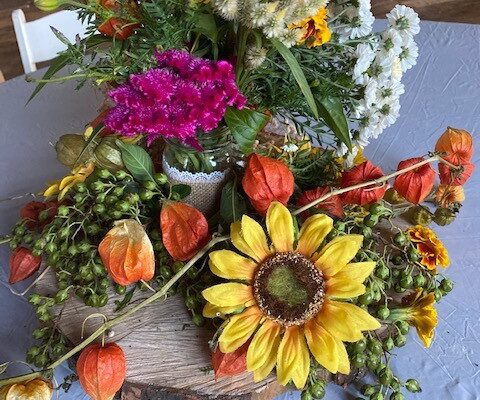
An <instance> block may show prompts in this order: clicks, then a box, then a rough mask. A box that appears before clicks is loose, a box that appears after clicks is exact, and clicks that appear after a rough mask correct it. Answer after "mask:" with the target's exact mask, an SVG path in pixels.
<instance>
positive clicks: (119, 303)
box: [115, 286, 137, 312]
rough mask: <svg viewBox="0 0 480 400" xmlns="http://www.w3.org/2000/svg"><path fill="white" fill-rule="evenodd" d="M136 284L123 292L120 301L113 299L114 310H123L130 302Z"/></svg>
mask: <svg viewBox="0 0 480 400" xmlns="http://www.w3.org/2000/svg"><path fill="white" fill-rule="evenodd" d="M136 288H137V287H136V286H134V287H133V288H132V289H130V290H129V291H128V292H127V293H125V296H124V297H123V299H122V301H119V300H115V305H116V307H115V312H119V311H121V310H123V309H124V308H125V307H126V306H128V305H129V304H130V302H131V301H132V297H133V294H134V293H135V290H136Z"/></svg>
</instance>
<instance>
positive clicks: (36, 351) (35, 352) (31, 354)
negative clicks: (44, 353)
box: [27, 346, 40, 358]
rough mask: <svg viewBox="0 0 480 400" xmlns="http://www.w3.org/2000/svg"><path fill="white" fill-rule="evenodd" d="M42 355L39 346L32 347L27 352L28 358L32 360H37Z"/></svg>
mask: <svg viewBox="0 0 480 400" xmlns="http://www.w3.org/2000/svg"><path fill="white" fill-rule="evenodd" d="M39 354H40V348H39V347H38V346H32V347H30V348H29V349H28V351H27V356H28V357H31V358H35V357H36V356H38V355H39Z"/></svg>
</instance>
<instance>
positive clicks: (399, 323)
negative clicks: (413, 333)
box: [395, 321, 410, 335]
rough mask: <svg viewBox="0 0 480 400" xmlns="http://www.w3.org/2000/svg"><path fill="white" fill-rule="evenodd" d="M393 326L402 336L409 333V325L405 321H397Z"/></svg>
mask: <svg viewBox="0 0 480 400" xmlns="http://www.w3.org/2000/svg"><path fill="white" fill-rule="evenodd" d="M395 325H396V326H397V328H398V330H399V331H400V333H401V334H402V335H406V334H407V333H408V332H409V331H410V325H409V324H408V322H407V321H397V322H396V323H395Z"/></svg>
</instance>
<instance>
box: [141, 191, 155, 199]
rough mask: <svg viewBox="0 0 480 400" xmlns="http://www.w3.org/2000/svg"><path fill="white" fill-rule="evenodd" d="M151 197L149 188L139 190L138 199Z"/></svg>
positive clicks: (151, 193)
mask: <svg viewBox="0 0 480 400" xmlns="http://www.w3.org/2000/svg"><path fill="white" fill-rule="evenodd" d="M152 197H153V192H152V191H150V190H146V189H142V190H141V191H140V199H141V200H143V201H148V200H151V199H152Z"/></svg>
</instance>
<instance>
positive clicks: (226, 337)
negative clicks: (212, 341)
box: [218, 306, 262, 353]
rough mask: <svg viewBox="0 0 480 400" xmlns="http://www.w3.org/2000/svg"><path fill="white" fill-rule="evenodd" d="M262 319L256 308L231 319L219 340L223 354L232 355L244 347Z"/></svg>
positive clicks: (248, 309) (251, 308)
mask: <svg viewBox="0 0 480 400" xmlns="http://www.w3.org/2000/svg"><path fill="white" fill-rule="evenodd" d="M261 319H262V313H261V311H260V309H259V308H258V307H256V306H253V307H250V308H247V309H246V310H245V311H244V312H242V313H241V314H237V315H234V316H233V317H231V318H230V319H229V320H228V322H227V323H226V325H225V327H224V329H223V331H222V334H221V335H220V337H219V338H218V343H219V345H220V350H221V351H222V352H223V353H231V352H232V351H235V350H237V349H238V348H239V347H240V346H242V345H244V344H245V343H246V341H247V340H248V339H250V336H252V334H253V333H254V332H255V330H256V329H257V326H258V324H259V323H260V320H261Z"/></svg>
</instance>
